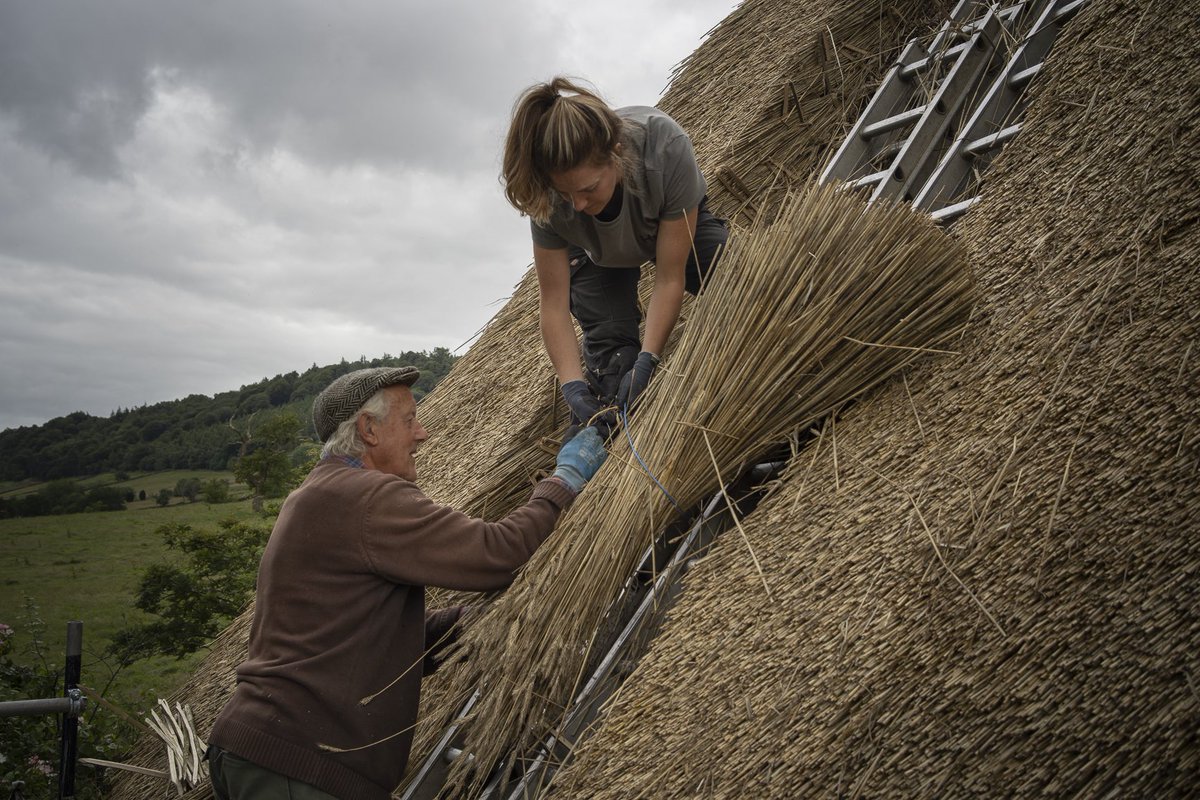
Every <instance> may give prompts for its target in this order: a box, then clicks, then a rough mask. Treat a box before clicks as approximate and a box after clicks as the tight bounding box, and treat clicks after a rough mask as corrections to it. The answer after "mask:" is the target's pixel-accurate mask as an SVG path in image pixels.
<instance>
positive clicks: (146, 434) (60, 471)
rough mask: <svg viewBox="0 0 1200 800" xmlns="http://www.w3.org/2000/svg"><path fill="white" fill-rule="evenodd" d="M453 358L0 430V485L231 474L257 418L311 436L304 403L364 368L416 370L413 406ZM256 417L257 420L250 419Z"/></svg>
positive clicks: (408, 356)
mask: <svg viewBox="0 0 1200 800" xmlns="http://www.w3.org/2000/svg"><path fill="white" fill-rule="evenodd" d="M456 360H457V356H454V355H453V354H451V352H450V351H449V350H448V349H446V348H444V347H437V348H434V349H433V350H431V351H428V352H424V351H423V352H404V353H400V354H399V355H396V356H391V355H387V354H384V356H383V357H381V358H376V359H371V360H369V361H368V360H367V359H366V358H365V357H363V358H360V359H359V360H358V361H346V360H345V359H343V360H342V361H341V362H339V363H337V364H330V365H327V366H324V367H318V366H317V365H316V364H313V365H312V367H310V368H309V369H307V370H305V371H304V372H302V373H300V372H295V371H293V372H288V373H286V374H282V375H276V376H275V377H273V378H264V379H263V380H261V381H258V382H257V383H253V384H249V385H246V386H243V387H241V388H240V389H237V390H232V391H227V392H222V393H220V394H217V395H215V396H213V397H209V396H207V395H201V394H193V395H189V396H188V397H185V398H183V399H181V400H171V401H167V402H162V403H156V404H154V405H148V406H141V407H138V408H132V409H118V410H116V411H114V412H112V414H110V415H109V416H108V417H97V416H93V415H91V414H87V413H85V412H82V411H77V412H75V413H73V414H67V415H66V416H63V417H57V418H55V419H52V420H50V421H49V422H46V423H45V424H43V425H34V426H26V427H20V428H10V429H8V430H5V431H2V432H0V480H5V481H23V480H39V481H47V480H56V479H63V478H75V477H82V476H88V475H98V474H100V473H104V472H117V471H127V472H133V471H139V472H153V471H160V470H169V469H204V470H224V469H232V468H233V466H234V465H235V464H236V462H237V460H238V459H239V458H240V457H244V456H246V455H247V454H248V453H247V447H246V445H247V441H246V440H247V437H248V435H249V434H248V431H249V430H250V427H251V420H254V422H253V426H254V427H258V426H259V425H260V424H262V422H263V420H264V419H265V418H269V417H272V416H275V415H278V414H282V413H285V412H286V413H291V414H293V415H295V417H296V418H297V419H299V420H300V425H301V430H300V434H301V435H302V436H307V437H309V438H316V432H315V431H314V430H313V427H312V419H311V415H310V413H309V411H310V408H311V405H312V399H313V398H314V397H315V396H316V395H317V393H318V392H320V391H321V390H322V389H324V388H325V387H326V386H328V385H329V383H330V382H331V381H333V380H334V379H335V378H338V377H340V376H342V375H344V374H346V373H347V372H352V371H353V370H356V369H362V368H364V367H386V366H401V365H405V364H411V365H413V366H415V367H417V368H418V369H420V370H421V380H420V381H418V382H417V384H416V385H415V386H413V394H414V395H415V396H416V397H417V399H418V400H420V399H421V398H422V397H423V396H424V395H425V394H427V393H428V392H430V391H432V390H433V387H434V386H435V385H436V384H437V382H438V381H440V380H441V379H442V378H443V377H445V375H446V374H447V373H448V372H449V371H450V368H451V367H452V366H453V365H454V362H455V361H456ZM256 417H257V419H255V418H256Z"/></svg>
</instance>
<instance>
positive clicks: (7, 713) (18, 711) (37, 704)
mask: <svg viewBox="0 0 1200 800" xmlns="http://www.w3.org/2000/svg"><path fill="white" fill-rule="evenodd" d="M79 705H80V703H79V702H78V701H77V700H75V699H74V698H71V697H50V698H47V699H45V700H6V701H5V702H3V703H0V717H39V716H41V715H43V714H70V715H71V716H75V717H77V716H79V708H78V706H79Z"/></svg>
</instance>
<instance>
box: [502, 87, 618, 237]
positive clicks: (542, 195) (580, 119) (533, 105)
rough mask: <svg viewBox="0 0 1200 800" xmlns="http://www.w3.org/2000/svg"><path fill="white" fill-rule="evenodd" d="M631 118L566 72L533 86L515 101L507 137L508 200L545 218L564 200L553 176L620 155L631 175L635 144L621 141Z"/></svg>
mask: <svg viewBox="0 0 1200 800" xmlns="http://www.w3.org/2000/svg"><path fill="white" fill-rule="evenodd" d="M628 124H629V123H626V122H624V121H623V120H622V119H621V118H620V117H619V116H617V114H616V112H614V111H613V110H612V109H611V108H609V107H608V106H607V105H606V104H605V103H604V101H603V100H601V99H600V98H599V97H598V96H597V95H596V94H595V93H594V92H591V91H589V90H587V89H585V88H583V87H582V86H580V85H578V84H576V83H573V82H572V81H570V80H568V79H567V78H564V77H562V76H558V77H556V78H554V79H553V80H551V81H550V82H549V83H539V84H535V85H534V86H530V87H529V88H528V89H526V90H525V91H524V92H522V93H521V96H520V98H518V100H517V103H516V105H515V106H514V107H513V117H512V123H511V124H510V125H509V128H508V136H507V138H506V139H505V142H504V170H503V173H502V175H501V181H502V182H503V184H504V195H505V196H506V197H507V198H508V202H510V203H512V204H513V206H514V207H515V208H516V209H517V210H518V211H520V212H521V213H523V214H528V215H529V216H530V217H532V218H533V220H534V221H535V222H539V223H544V222H546V221H547V220H548V219H550V215H551V214H552V213H553V212H554V207H555V204H556V203H557V201H558V194H557V193H556V192H555V191H554V186H553V184H552V183H551V180H550V176H552V175H555V174H558V173H560V172H566V171H567V170H571V169H574V168H575V167H578V166H580V165H583V164H595V165H597V166H598V165H602V164H605V163H608V162H610V161H615V162H616V164H617V167H618V169H620V171H621V174H622V176H623V177H625V178H626V179H629V178H630V177H631V176H632V174H633V169H634V166H635V165H634V160H633V156H632V150H633V148H632V147H618V145H621V144H622V143H624V142H625V141H626V140H627V135H626V134H627V125H628ZM627 183H632V181H628V180H627ZM630 188H631V190H633V191H636V187H633V186H630Z"/></svg>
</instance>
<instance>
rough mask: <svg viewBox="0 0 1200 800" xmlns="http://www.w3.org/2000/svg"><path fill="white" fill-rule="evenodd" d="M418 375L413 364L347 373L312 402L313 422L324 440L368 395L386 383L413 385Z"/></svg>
mask: <svg viewBox="0 0 1200 800" xmlns="http://www.w3.org/2000/svg"><path fill="white" fill-rule="evenodd" d="M419 377H421V372H420V371H419V370H418V369H417V368H416V367H372V368H371V369H360V370H356V371H355V372H350V373H347V374H345V375H343V376H342V377H340V378H338V379H337V380H335V381H334V382H333V383H331V384H329V385H328V386H326V387H325V389H324V391H322V392H321V393H320V394H319V395H317V399H316V400H314V401H313V424H314V425H315V426H316V428H317V436H319V437H321V441H322V442H323V441H325V440H326V439H328V438H329V437H330V436H332V435H333V432H334V431H336V430H337V429H338V425H341V424H342V423H343V422H345V421H346V420H348V419H350V418H351V417H353V416H354V415H355V414H356V413H357V412H358V410H359V409H360V408H362V404H363V403H365V402H367V400H369V399H371V395H373V394H375V393H376V392H378V391H379V390H380V389H385V388H387V387H388V386H396V385H397V384H403V385H405V386H412V385H413V384H414V383H416V382H417V378H419Z"/></svg>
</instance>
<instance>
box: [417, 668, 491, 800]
mask: <svg viewBox="0 0 1200 800" xmlns="http://www.w3.org/2000/svg"><path fill="white" fill-rule="evenodd" d="M478 699H479V690H478V689H476V690H475V692H474V693H473V694H472V695H471V697H470V698H469V699H468V700H467V702H466V703H464V704H463V707H462V710H460V711H459V712H458V716H457V717H456V718H455V720H454V722H452V723H451V724H450V726H449V727H447V728H446V731H445V733H443V734H442V738H440V739H438V742H437V744H436V745H435V746H434V748H433V750H432V751H431V752H430V753H429V755H428V756H426V758H425V760H424V761H423V762H422V763H421V767H420V769H418V770H417V771H416V772H415V773H413V776H412V777H411V778H409V780H408V785H407V786H406V787H405V789H404V793H403V794H401V795H400V800H436V798H437V796H438V795H439V794H441V791H442V787H443V786H444V785H445V784H446V776H447V775H448V774H449V772H450V769H449V767H450V764H451V763H452V762H453V761H454V759H455V758H459V757H463V754H462V753H461V752H459V751H458V750H457V749H456V748H455V747H454V740H455V739H456V738H457V736H458V729H459V727H460V725H461V724H462V721H463V720H464V719H465V718H466V716H467V714H468V713H470V711H471V708H472V707H473V706H474V705H475V701H477V700H478Z"/></svg>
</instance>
